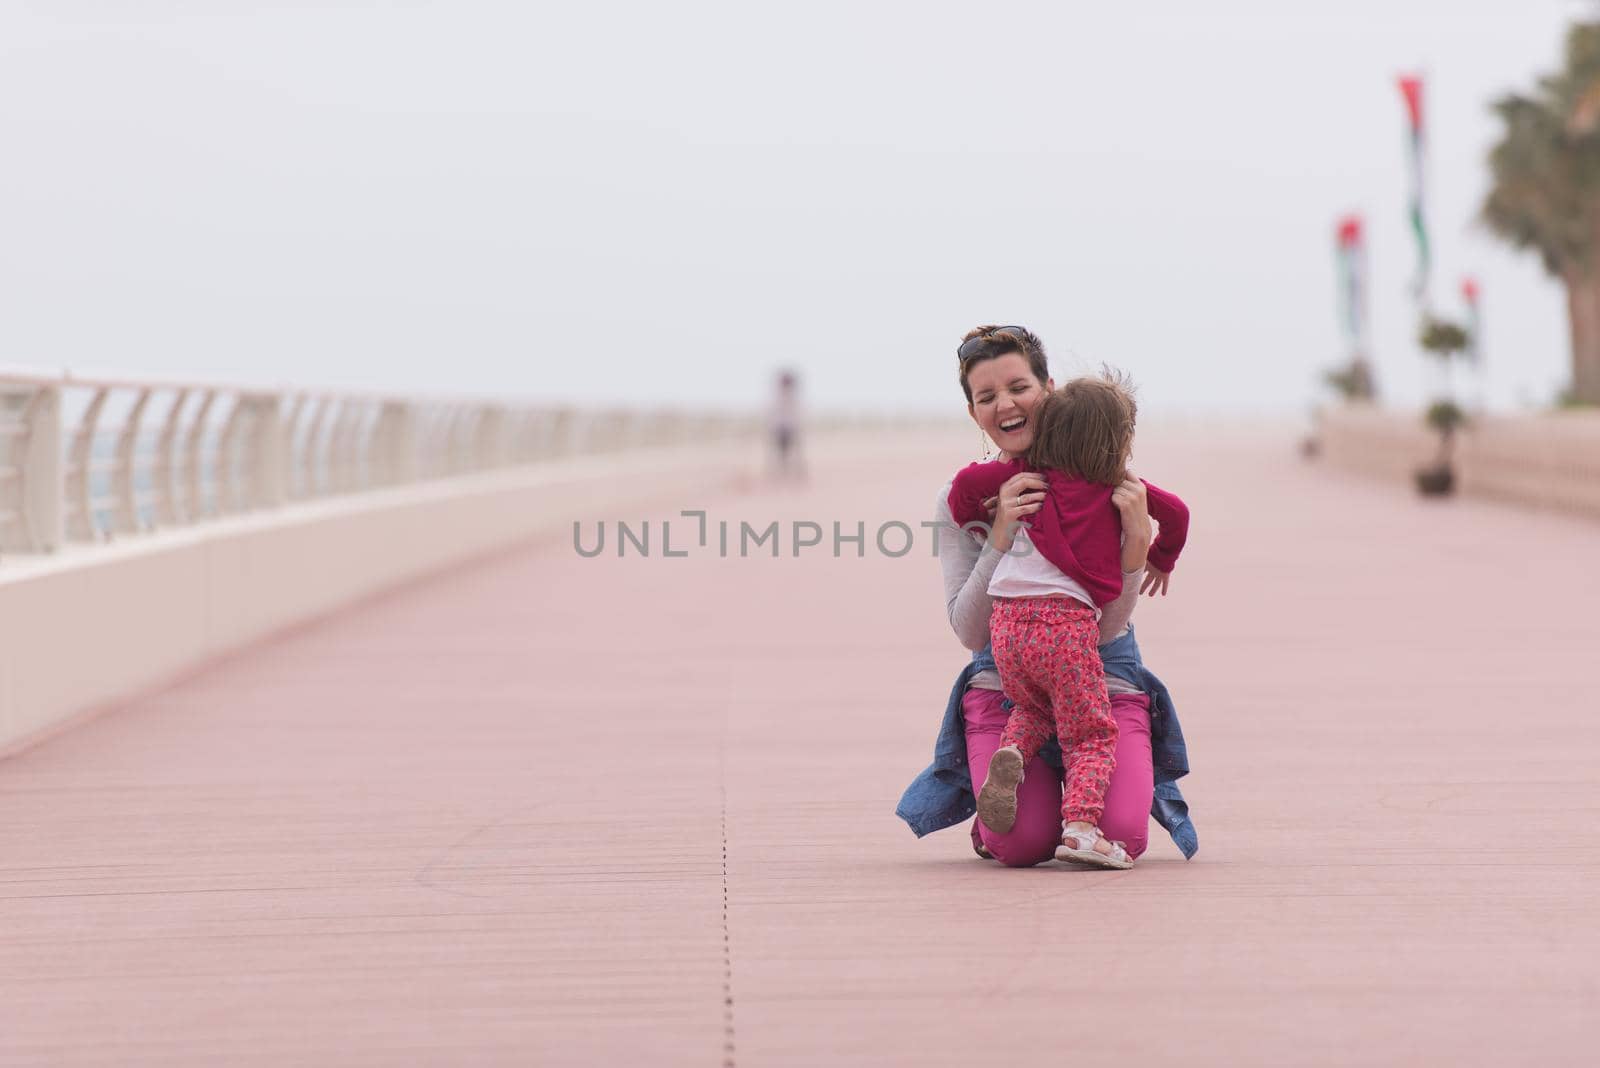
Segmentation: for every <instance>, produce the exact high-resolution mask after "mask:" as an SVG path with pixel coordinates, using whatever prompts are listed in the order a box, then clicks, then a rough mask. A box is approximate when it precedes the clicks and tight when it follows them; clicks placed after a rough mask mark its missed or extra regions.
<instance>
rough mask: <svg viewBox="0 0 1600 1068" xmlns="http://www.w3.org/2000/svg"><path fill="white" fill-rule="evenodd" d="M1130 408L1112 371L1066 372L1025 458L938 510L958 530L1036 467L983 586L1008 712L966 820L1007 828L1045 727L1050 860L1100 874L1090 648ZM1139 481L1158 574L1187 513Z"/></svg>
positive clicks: (1112, 577) (980, 468) (1174, 552)
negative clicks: (1058, 783) (1027, 509)
mask: <svg viewBox="0 0 1600 1068" xmlns="http://www.w3.org/2000/svg"><path fill="white" fill-rule="evenodd" d="M1135 416H1136V406H1135V405H1134V401H1133V397H1132V395H1131V393H1130V392H1129V391H1128V389H1127V387H1126V386H1125V384H1124V383H1123V382H1122V381H1121V380H1120V379H1118V378H1115V377H1113V376H1111V375H1110V374H1108V375H1106V376H1104V377H1100V378H1078V379H1074V380H1073V381H1071V382H1068V383H1067V384H1066V385H1064V386H1062V387H1061V388H1060V389H1059V390H1057V391H1056V392H1054V393H1052V394H1049V395H1048V396H1046V397H1045V398H1044V399H1043V400H1042V401H1041V402H1040V403H1039V406H1038V407H1037V408H1036V409H1035V410H1034V424H1035V427H1036V430H1035V433H1034V438H1033V444H1032V446H1031V447H1030V448H1029V449H1028V452H1027V456H1026V458H1025V460H1024V459H1018V460H1007V461H994V462H990V463H978V464H972V465H971V466H969V467H967V468H965V469H964V470H962V471H961V472H959V473H958V474H957V475H956V477H955V480H954V482H953V483H952V484H951V489H950V512H951V515H952V517H953V518H954V519H955V521H956V522H957V523H958V524H961V525H962V526H966V525H967V524H969V523H981V522H985V521H986V520H987V519H988V515H989V513H988V509H987V508H986V507H985V502H986V501H987V500H988V499H989V498H991V497H993V496H995V494H997V493H998V492H999V490H1000V486H1001V485H1002V484H1003V483H1004V482H1005V481H1006V480H1007V479H1009V478H1011V477H1012V476H1013V475H1016V474H1018V473H1020V472H1022V471H1026V470H1037V471H1042V472H1043V473H1044V475H1045V481H1046V483H1047V484H1048V487H1049V489H1048V492H1047V495H1046V499H1045V501H1044V506H1043V507H1042V508H1040V509H1039V511H1038V512H1037V513H1035V515H1034V516H1033V518H1032V519H1031V520H1030V522H1029V525H1028V526H1027V527H1025V528H1024V529H1022V530H1019V531H1018V532H1017V536H1016V541H1015V542H1014V544H1013V546H1012V549H1011V551H1010V553H1008V554H1007V555H1006V557H1005V559H1003V560H1001V561H1000V563H999V565H998V566H997V567H996V568H995V571H994V577H993V578H992V579H991V580H990V582H989V594H990V596H991V597H993V598H994V599H995V602H994V613H993V615H992V616H991V617H990V622H989V631H990V637H991V638H992V640H993V649H994V659H995V664H996V666H997V667H998V668H999V669H1000V684H1001V686H1002V687H1003V688H1004V690H1005V694H1006V697H1008V698H1009V699H1010V700H1011V702H1012V705H1013V708H1012V711H1011V718H1010V720H1009V721H1008V722H1007V723H1006V729H1005V731H1004V733H1003V734H1002V735H1001V738H1000V745H1001V748H1000V749H999V751H998V752H996V753H995V755H994V757H993V758H992V759H991V760H990V762H989V773H988V777H987V778H986V779H985V781H984V784H983V788H982V790H980V791H979V793H978V818H979V819H980V820H982V821H983V822H984V824H985V826H987V827H989V828H990V829H991V830H994V831H996V832H999V833H1001V834H1004V833H1005V832H1006V831H1009V830H1010V829H1011V826H1012V824H1013V823H1014V822H1015V820H1016V813H1017V787H1018V785H1020V784H1021V782H1022V769H1023V766H1024V765H1025V764H1026V763H1027V761H1028V760H1030V759H1031V758H1032V757H1033V756H1035V755H1036V754H1037V753H1038V752H1039V750H1040V748H1042V747H1043V746H1044V744H1045V743H1046V742H1047V741H1049V739H1050V737H1051V735H1052V734H1054V735H1055V737H1056V738H1057V739H1058V741H1059V742H1060V744H1061V753H1062V763H1063V767H1064V770H1065V783H1064V787H1065V789H1064V793H1063V796H1062V801H1061V817H1062V821H1063V833H1062V839H1061V847H1060V848H1059V849H1057V850H1056V858H1057V859H1058V860H1072V861H1079V862H1082V863H1087V864H1093V865H1096V866H1099V867H1107V868H1131V867H1133V860H1132V858H1130V857H1129V856H1128V854H1127V851H1126V850H1125V849H1123V848H1122V846H1121V844H1120V843H1116V842H1107V841H1106V840H1105V839H1104V838H1103V837H1102V836H1101V834H1100V830H1099V826H1098V824H1099V822H1100V815H1101V812H1102V811H1103V809H1104V807H1105V795H1106V787H1107V786H1108V785H1109V784H1110V781H1111V771H1112V768H1113V767H1114V766H1115V763H1116V761H1115V756H1114V752H1115V747H1116V742H1117V723H1116V720H1115V719H1114V718H1112V715H1111V702H1110V699H1109V698H1108V696H1107V694H1106V682H1105V671H1104V669H1103V667H1102V666H1101V663H1100V654H1099V652H1098V651H1097V649H1096V643H1097V642H1098V641H1099V628H1098V626H1097V623H1098V621H1099V618H1100V608H1101V606H1103V605H1106V604H1109V603H1110V602H1111V601H1114V600H1116V598H1117V595H1118V594H1120V593H1121V592H1122V563H1121V540H1122V525H1121V522H1120V520H1119V519H1118V518H1117V512H1116V508H1115V506H1114V505H1113V504H1112V502H1111V494H1112V490H1113V489H1114V488H1115V487H1116V486H1117V485H1118V484H1119V483H1121V482H1122V481H1123V480H1124V479H1125V478H1126V477H1127V464H1128V458H1129V456H1130V454H1131V453H1132V449H1133V426H1134V419H1135ZM1145 487H1146V491H1147V497H1148V500H1149V507H1150V515H1151V516H1152V517H1153V518H1154V519H1155V520H1156V522H1157V523H1159V524H1160V525H1161V532H1160V535H1159V536H1158V537H1157V538H1156V542H1155V544H1154V545H1152V546H1151V549H1150V557H1149V560H1150V564H1151V566H1152V567H1155V568H1158V569H1159V570H1161V571H1164V572H1170V571H1171V570H1172V567H1173V565H1174V564H1175V563H1176V562H1177V558H1178V554H1179V553H1180V552H1181V551H1182V549H1183V545H1184V542H1185V540H1186V539H1187V537H1188V527H1189V510H1188V509H1187V508H1186V507H1185V506H1184V504H1183V502H1182V501H1180V500H1179V499H1178V498H1177V497H1175V496H1173V495H1172V494H1170V493H1167V492H1165V491H1164V490H1160V489H1158V488H1156V487H1155V486H1152V485H1150V484H1149V483H1148V482H1146V483H1145Z"/></svg>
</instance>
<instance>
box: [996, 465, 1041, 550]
mask: <svg viewBox="0 0 1600 1068" xmlns="http://www.w3.org/2000/svg"><path fill="white" fill-rule="evenodd" d="M1045 485H1046V483H1045V480H1044V476H1043V475H1041V474H1038V473H1037V472H1034V471H1024V472H1023V473H1022V474H1020V475H1012V476H1011V477H1010V478H1008V479H1006V481H1005V484H1004V485H1002V486H1001V487H1000V493H999V495H998V496H995V497H990V498H989V499H988V500H987V501H984V502H983V506H984V508H986V509H988V510H989V514H990V526H989V545H990V547H992V548H993V549H994V550H995V551H996V552H1002V553H1007V552H1010V551H1011V543H1012V542H1014V541H1015V540H1016V538H1017V528H1018V527H1019V526H1020V525H1021V523H1022V520H1023V519H1025V518H1026V517H1028V516H1030V515H1032V514H1033V513H1035V512H1037V511H1038V510H1039V509H1040V508H1042V507H1043V506H1044V494H1045Z"/></svg>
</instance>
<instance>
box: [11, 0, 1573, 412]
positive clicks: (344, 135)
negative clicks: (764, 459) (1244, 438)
mask: <svg viewBox="0 0 1600 1068" xmlns="http://www.w3.org/2000/svg"><path fill="white" fill-rule="evenodd" d="M1592 10H1593V8H1592V6H1591V5H1589V4H1584V3H1573V2H1563V0H1520V2H1516V3H1512V2H1508V0H1425V2H1403V0H1385V2H1377V0H1359V2H1353V0H1343V2H1338V3H1294V4H1289V3H1283V2H1282V0H1258V2H1244V0H1236V2H1221V3H1218V2H1210V3H1204V4H1199V3H1194V2H1192V0H1190V2H1146V3H1142V4H1137V5H1132V4H1128V5H1111V4H1063V3H1025V4H1024V3H987V4H983V5H978V4H973V3H970V2H964V3H930V2H926V0H923V2H917V3H894V4H889V3H882V4H874V3H866V2H861V0H856V2H851V3H832V2H816V0H808V2H806V3H792V4H787V5H775V4H761V3H752V2H749V0H744V2H738V3H725V4H722V3H716V4H713V3H699V2H693V3H629V4H610V3H560V4H540V3H526V2H505V3H499V2H478V0H449V2H439V3H425V2H412V3H401V2H394V3H377V2H369V3H349V2H346V3H340V2H336V0H321V2H315V3H310V2H306V3H289V2H285V0H276V2H273V3H259V4H254V3H244V2H238V0H235V2H229V0H206V2H201V0H191V2H177V0H169V2H141V0H103V2H86V0H48V2H46V0H39V2H34V3H24V2H19V0H9V2H7V3H5V4H4V5H3V6H0V136H3V139H4V143H5V145H6V165H5V166H4V168H0V203H3V205H4V207H3V212H4V216H3V223H4V227H3V234H4V238H3V241H0V363H3V364H28V365H38V366H47V367H59V366H71V367H74V368H98V369H111V370H136V371H143V372H150V373H160V374H173V375H177V374H193V375H205V376H210V377H222V378H227V379H245V380H249V381H257V382H260V381H265V382H278V381H289V382H297V383H299V382H304V383H312V384H327V385H351V386H383V387H392V388H399V389H408V390H411V389H414V390H452V391H455V390H460V391H468V392H481V391H497V392H503V393H505V394H507V395H514V396H528V397H551V398H559V399H564V400H574V401H578V402H583V403H656V402H670V403H687V404H696V403H702V404H715V405H719V406H737V405H742V404H748V403H752V402H755V401H757V400H759V399H761V398H763V397H764V396H765V394H766V391H767V389H768V386H769V380H770V375H771V372H772V370H773V368H775V367H777V366H780V365H792V366H796V367H799V368H801V369H802V370H803V373H804V375H805V380H806V386H807V391H808V394H809V398H810V400H811V401H812V402H813V403H816V404H824V405H829V406H843V407H849V408H900V409H915V410H921V411H940V410H950V411H957V410H959V407H960V404H961V396H960V393H959V390H958V389H957V387H956V386H955V384H954V370H955V357H954V353H953V349H954V346H955V344H956V342H957V341H958V340H959V338H960V335H961V333H962V332H963V331H964V330H965V329H966V328H967V327H968V326H970V325H972V324H974V323H978V322H984V321H995V322H1002V323H1007V322H1022V323H1026V324H1028V325H1030V326H1032V327H1033V328H1034V329H1035V330H1037V331H1038V332H1039V333H1040V334H1041V335H1042V336H1043V337H1044V339H1045V341H1046V344H1047V346H1048V347H1049V350H1050V353H1051V356H1052V363H1053V365H1054V367H1055V368H1056V371H1057V374H1058V375H1062V374H1068V373H1071V372H1072V371H1074V370H1081V369H1083V368H1084V367H1086V366H1087V365H1089V364H1091V363H1098V362H1100V361H1107V362H1110V363H1114V364H1117V365H1119V366H1122V367H1124V368H1125V369H1127V370H1129V371H1131V372H1132V373H1133V374H1134V376H1135V378H1136V379H1137V381H1138V382H1139V384H1140V386H1141V396H1142V398H1143V401H1144V404H1145V405H1146V407H1147V409H1161V410H1218V409H1222V410H1227V409H1247V410H1268V409H1272V410H1282V411H1295V410H1302V409H1304V408H1305V407H1306V406H1307V405H1308V404H1309V402H1310V401H1311V400H1312V399H1313V398H1314V397H1315V396H1316V377H1317V369H1318V368H1319V367H1320V366H1323V365H1326V364H1329V363H1332V362H1333V361H1334V360H1336V359H1338V358H1339V357H1340V355H1341V339H1340V334H1339V329H1338V319H1337V317H1336V314H1335V279H1334V257H1333V251H1332V228H1333V223H1334V219H1335V217H1336V216H1337V215H1338V214H1339V213H1341V212H1343V211H1346V210H1359V211H1362V212H1364V213H1365V214H1366V215H1367V218H1368V221H1369V224H1370V226H1371V231H1372V233H1371V240H1372V246H1373V248H1372V252H1373V262H1372V275H1373V278H1372V282H1373V292H1372V297H1373V302H1374V322H1375V330H1374V334H1375V345H1376V362H1377V369H1378V375H1379V379H1380V387H1381V388H1382V389H1383V391H1384V393H1385V394H1386V395H1387V396H1388V397H1389V398H1391V399H1393V400H1396V401H1398V402H1402V403H1404V402H1415V401H1416V400H1417V398H1418V397H1419V396H1420V392H1421V390H1422V388H1423V386H1424V384H1425V382H1426V381H1427V379H1426V377H1425V374H1424V370H1423V366H1422V360H1421V358H1420V357H1419V356H1418V355H1417V352H1416V350H1415V347H1414V345H1413V343H1412V340H1411V338H1412V333H1413V331H1412V321H1413V312H1412V309H1411V305H1410V302H1409V298H1408V296H1407V293H1406V283H1407V281H1408V278H1409V274H1410V271H1411V269H1412V263H1413V250H1412V247H1411V245H1410V243H1409V235H1408V233H1407V231H1406V228H1405V218H1404V211H1405V198H1406V187H1407V178H1406V169H1405V137H1404V119H1403V111H1402V105H1401V100H1400V96H1399V94H1398V92H1397V90H1396V89H1395V86H1394V76H1395V74H1396V73H1397V72H1399V71H1401V70H1407V69H1413V68H1423V69H1425V70H1426V71H1427V72H1428V75H1429V78H1430V82H1429V94H1430V96H1429V101H1428V104H1429V108H1430V112H1431V114H1430V120H1431V135H1432V137H1431V144H1430V151H1431V169H1432V170H1431V175H1430V189H1429V196H1430V205H1429V206H1430V210H1431V226H1432V230H1433V236H1434V240H1435V243H1436V264H1437V268H1436V272H1435V279H1434V292H1435V297H1436V303H1437V304H1438V305H1439V306H1440V308H1441V309H1442V310H1454V309H1455V308H1456V307H1457V306H1458V303H1459V298H1458V296H1457V289H1458V284H1459V279H1460V277H1461V275H1462V274H1463V273H1466V272H1471V273H1473V274H1475V275H1477V276H1478V277H1479V278H1480V280H1481V282H1482V286H1483V291H1484V297H1483V299H1484V307H1485V315H1486V328H1487V330H1486V343H1485V349H1486V355H1487V360H1488V367H1489V371H1488V375H1487V383H1486V388H1487V393H1488V398H1489V400H1490V401H1491V402H1492V403H1495V404H1498V405H1502V406H1514V405H1517V404H1525V403H1535V402H1543V401H1545V400H1547V399H1548V398H1549V397H1550V396H1551V395H1553V393H1554V392H1555V389H1556V387H1557V385H1558V384H1559V383H1560V382H1561V381H1562V379H1563V378H1564V376H1565V373H1566V367H1567V341H1566V328H1565V316H1564V312H1563V303H1562V297H1561V291H1560V289H1559V287H1558V286H1557V285H1556V284H1555V283H1554V282H1553V281H1551V280H1550V279H1548V278H1546V277H1545V276H1544V275H1543V274H1542V272H1541V270H1540V268H1539V266H1538V264H1537V262H1536V261H1535V259H1534V258H1533V257H1531V256H1528V255H1523V254H1517V253H1514V252H1512V251H1511V250H1509V249H1507V248H1505V247H1504V246H1502V245H1500V244H1498V243H1497V242H1496V241H1495V240H1494V239H1493V238H1491V237H1490V236H1489V235H1488V234H1487V233H1486V232H1484V230H1483V228H1482V226H1481V224H1478V223H1477V222H1476V215H1477V210H1478V205H1479V204H1480V203H1481V200H1482V197H1483V194H1484V191H1485V188H1486V184H1487V174H1486V167H1485V163H1484V157H1485V154H1486V151H1487V149H1488V147H1489V146H1490V144H1492V142H1493V140H1494V139H1495V137H1496V126H1497V124H1496V120H1494V118H1493V117H1492V116H1491V115H1490V113H1489V111H1488V104H1489V102H1490V100H1491V99H1492V98H1494V97H1495V96H1496V95H1497V94H1499V93H1501V92H1504V91H1506V90H1508V89H1512V88H1521V87H1527V86H1529V85H1530V84H1531V82H1532V79H1533V77H1534V76H1535V74H1536V73H1537V72H1540V71H1543V70H1547V69H1550V68H1551V67H1553V66H1554V65H1555V64H1556V62H1557V59H1558V55H1559V50H1560V45H1561V37H1562V32H1563V29H1564V26H1565V25H1566V23H1567V22H1568V21H1570V19H1572V18H1573V17H1578V16H1582V15H1585V14H1588V13H1589V12H1591V11H1592Z"/></svg>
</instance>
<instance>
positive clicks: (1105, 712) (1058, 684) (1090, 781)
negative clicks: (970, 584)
mask: <svg viewBox="0 0 1600 1068" xmlns="http://www.w3.org/2000/svg"><path fill="white" fill-rule="evenodd" d="M989 634H990V636H991V637H992V638H993V639H994V642H993V649H994V663H995V666H996V667H997V668H999V669H1000V682H1001V684H1002V685H1004V686H1005V689H1006V696H1007V697H1009V698H1011V722H1010V723H1009V724H1007V725H1006V730H1005V733H1004V734H1002V735H1001V736H1000V744H1001V745H1002V746H1007V745H1011V746H1016V747H1017V749H1019V750H1020V751H1021V752H1022V758H1023V759H1024V760H1027V759H1028V758H1029V757H1033V756H1037V755H1038V753H1039V750H1041V749H1043V748H1044V746H1045V743H1046V742H1048V741H1049V740H1050V739H1051V737H1054V738H1055V739H1056V741H1057V742H1059V743H1061V756H1062V759H1063V760H1064V761H1065V762H1066V766H1067V767H1066V776H1065V788H1064V791H1063V793H1062V797H1061V819H1062V820H1063V821H1064V822H1066V823H1077V822H1083V823H1090V824H1097V823H1099V822H1100V819H1101V816H1102V815H1103V814H1104V810H1105V800H1106V790H1107V789H1108V788H1109V787H1110V785H1111V770H1112V768H1114V767H1115V766H1116V762H1117V720H1116V717H1115V716H1113V715H1112V714H1111V699H1110V697H1109V696H1108V695H1107V694H1106V676H1105V672H1104V671H1103V670H1102V668H1101V665H1100V651H1099V650H1098V649H1096V648H1095V646H1096V644H1097V643H1098V642H1099V641H1100V627H1099V626H1098V625H1097V624H1096V622H1095V611H1094V609H1093V608H1090V607H1089V606H1088V605H1086V604H1084V603H1083V602H1082V601H1078V600H1075V599H1073V598H1071V597H1023V598H1010V597H998V598H996V599H995V602H994V615H992V616H991V617H990V618H989Z"/></svg>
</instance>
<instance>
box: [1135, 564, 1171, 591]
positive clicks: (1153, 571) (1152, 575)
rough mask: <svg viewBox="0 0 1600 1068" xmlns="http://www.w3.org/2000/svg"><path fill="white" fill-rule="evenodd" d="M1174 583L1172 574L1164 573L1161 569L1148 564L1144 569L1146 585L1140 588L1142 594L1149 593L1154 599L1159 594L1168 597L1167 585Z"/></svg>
mask: <svg viewBox="0 0 1600 1068" xmlns="http://www.w3.org/2000/svg"><path fill="white" fill-rule="evenodd" d="M1170 581H1172V572H1170V571H1162V570H1161V569H1160V568H1155V567H1151V566H1150V565H1148V564H1146V565H1145V569H1144V585H1142V586H1140V587H1139V592H1140V593H1148V594H1149V595H1150V596H1152V597H1154V596H1155V595H1156V594H1157V593H1159V594H1161V596H1163V597H1165V596H1166V595H1167V583H1168V582H1170Z"/></svg>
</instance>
